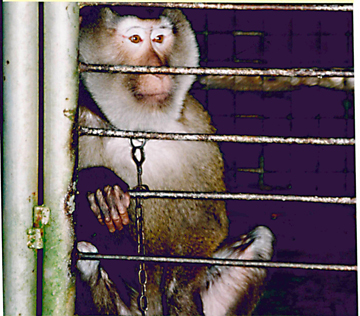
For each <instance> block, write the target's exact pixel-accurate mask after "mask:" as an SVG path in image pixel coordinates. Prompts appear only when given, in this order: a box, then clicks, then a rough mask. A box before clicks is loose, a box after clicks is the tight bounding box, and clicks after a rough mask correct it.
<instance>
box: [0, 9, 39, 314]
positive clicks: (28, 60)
mask: <svg viewBox="0 0 360 316" xmlns="http://www.w3.org/2000/svg"><path fill="white" fill-rule="evenodd" d="M3 9H4V13H3V18H4V37H3V40H4V56H3V70H4V74H3V75H4V78H3V79H4V80H3V83H4V95H3V100H4V108H3V110H4V112H3V115H4V117H3V118H4V121H3V132H4V134H3V137H4V138H3V153H4V156H3V182H2V193H3V222H2V225H3V277H4V279H3V282H4V284H3V285H4V287H3V289H4V309H3V310H4V315H35V313H36V258H37V255H36V252H35V251H34V250H31V249H29V248H28V247H27V235H26V232H27V230H28V229H29V228H30V227H32V226H33V220H32V209H33V207H34V206H35V205H37V188H38V180H37V179H38V174H37V171H38V155H37V145H38V121H37V120H38V96H37V91H38V65H39V64H38V35H37V34H38V4H37V3H29V2H18V3H9V2H7V3H4V5H3ZM24 71H26V76H24Z"/></svg>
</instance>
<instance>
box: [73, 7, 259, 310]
mask: <svg viewBox="0 0 360 316" xmlns="http://www.w3.org/2000/svg"><path fill="white" fill-rule="evenodd" d="M163 17H165V19H167V20H168V21H169V22H170V23H171V24H172V30H173V37H174V38H173V42H171V43H170V45H169V46H168V49H167V50H166V51H165V53H164V55H160V56H157V55H156V53H155V52H154V51H153V50H152V49H148V50H147V51H148V53H147V55H145V56H135V57H134V58H132V56H130V54H129V53H128V52H127V48H124V42H123V41H124V38H123V37H120V36H119V34H117V32H118V30H117V25H118V23H122V21H124V19H123V18H121V17H117V16H114V14H112V13H111V12H109V11H108V10H104V11H102V13H101V18H100V20H98V21H97V22H96V23H95V25H90V26H87V27H84V28H83V29H82V31H81V35H80V61H82V62H86V63H100V64H131V65H142V64H147V65H156V66H158V65H170V66H185V67H186V66H188V67H194V66H197V65H198V52H197V45H196V41H195V36H194V34H193V32H192V30H191V28H190V24H189V22H188V21H187V20H186V18H185V17H184V16H183V15H182V13H181V12H180V11H178V10H165V11H164V13H163ZM127 21H129V20H127ZM142 23H144V25H153V24H154V25H155V24H156V23H157V22H156V21H155V22H154V21H149V20H145V21H144V22H142ZM82 80H83V82H84V85H85V86H86V88H87V89H88V91H89V92H90V93H91V94H92V97H93V98H94V100H95V101H96V103H97V104H98V106H99V108H100V110H101V112H102V114H103V115H104V117H105V118H106V119H103V118H101V116H102V115H97V114H95V113H94V112H92V111H91V110H90V109H89V108H88V107H87V105H86V104H80V116H79V124H80V125H82V126H88V127H106V128H109V127H111V126H115V127H116V128H118V129H125V130H126V129H129V130H146V131H160V132H182V133H214V132H215V129H214V128H213V127H212V125H211V122H210V117H209V115H208V113H207V112H206V111H205V110H204V109H203V107H202V106H201V105H200V104H199V103H198V102H197V101H196V100H195V99H194V98H193V97H191V96H190V95H189V94H188V90H189V88H190V86H191V84H192V82H193V80H194V78H193V77H192V76H161V80H162V82H163V83H164V86H163V87H160V88H159V89H160V90H161V89H164V91H166V93H168V94H169V96H167V97H166V98H164V99H161V100H160V101H159V100H157V101H154V100H152V99H151V98H149V99H147V100H144V99H146V97H144V98H139V97H138V96H137V95H136V93H137V92H144V91H148V88H147V86H148V85H150V86H151V85H152V84H153V82H152V80H153V78H152V77H151V76H149V75H126V74H91V73H87V74H83V76H82ZM149 100H150V101H149ZM79 146H80V147H79V148H80V155H79V167H80V168H81V169H83V168H88V167H93V166H104V167H107V168H109V169H111V170H112V171H114V172H115V173H116V174H117V175H118V176H119V177H120V178H121V179H122V180H123V181H125V182H126V183H127V184H129V186H130V187H133V186H135V185H136V167H135V165H134V163H133V162H132V160H131V154H130V151H131V147H130V144H129V141H128V140H126V139H115V138H96V137H89V136H83V137H81V138H80V140H79ZM145 157H146V159H145V163H144V165H143V183H145V184H146V185H148V186H149V188H150V189H151V190H171V191H200V192H201V191H205V192H215V191H217V192H223V191H225V186H224V182H223V161H222V156H221V153H220V151H219V148H218V146H217V144H215V143H209V142H187V141H178V142H174V141H159V140H150V141H148V142H147V144H146V145H145ZM143 207H144V227H145V240H146V241H145V246H146V253H147V254H149V255H164V256H173V255H174V256H190V257H211V256H212V255H213V254H214V252H215V251H216V250H217V249H218V248H219V246H220V244H221V243H222V242H223V241H224V239H225V238H226V236H227V234H228V219H227V215H226V210H225V203H224V202H223V201H208V200H190V199H179V200H173V199H147V200H144V201H143ZM128 212H129V216H130V218H131V223H130V231H131V232H132V233H133V235H135V210H134V201H131V204H130V207H129V209H128ZM134 238H135V237H134ZM119 251H121V250H119ZM147 269H148V275H149V278H148V292H147V293H148V294H147V296H148V300H149V311H148V314H149V315H153V314H163V313H165V312H168V313H170V314H172V315H180V314H181V315H197V314H199V313H201V312H202V306H201V303H199V300H200V292H201V291H202V287H203V284H204V280H205V279H206V271H207V268H206V267H203V266H198V265H196V266H167V267H165V268H164V267H159V266H156V265H150V264H149V265H147ZM103 273H105V272H103ZM94 278H95V279H96V280H97V281H96V282H95V283H93V286H92V287H91V288H92V292H93V296H94V297H95V301H96V304H97V305H98V306H99V309H100V310H103V309H104V306H107V305H111V303H109V302H111V299H110V298H109V295H110V296H111V297H112V298H114V297H115V298H116V297H117V296H116V294H114V289H113V286H112V285H111V282H110V281H109V282H108V281H107V277H106V275H105V274H104V277H103V278H101V275H100V274H98V275H97V276H94ZM99 280H100V281H99ZM162 280H165V281H162ZM160 284H162V285H160ZM106 289H107V290H106ZM163 291H164V292H163ZM105 292H107V294H106V293H105ZM104 293H105V294H104ZM102 297H103V299H102ZM164 298H165V301H166V304H165V305H166V306H165V307H164V306H163V305H162V299H164ZM257 298H258V297H257V296H256V297H255V300H257ZM115 301H116V300H115ZM249 302H250V305H252V301H251V300H250V301H249ZM199 304H200V305H199ZM115 305H117V306H122V307H121V308H123V309H124V310H126V308H127V307H126V306H125V305H124V304H123V303H122V301H121V299H120V298H118V300H117V302H116V303H113V306H108V307H107V308H108V311H109V312H110V311H113V310H115V309H116V306H115ZM121 308H117V313H120V312H119V310H120V309H121ZM129 308H130V310H131V313H138V311H137V309H136V307H135V306H134V304H132V307H129ZM164 308H165V309H164ZM130 310H129V311H130ZM124 313H125V312H124Z"/></svg>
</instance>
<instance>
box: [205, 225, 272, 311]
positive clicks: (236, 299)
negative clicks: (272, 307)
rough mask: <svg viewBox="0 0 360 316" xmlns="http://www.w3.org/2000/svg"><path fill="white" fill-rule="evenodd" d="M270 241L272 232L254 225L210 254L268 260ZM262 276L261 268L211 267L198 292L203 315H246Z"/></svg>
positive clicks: (264, 272) (252, 308) (258, 288)
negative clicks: (238, 237) (231, 241)
mask: <svg viewBox="0 0 360 316" xmlns="http://www.w3.org/2000/svg"><path fill="white" fill-rule="evenodd" d="M273 242H274V236H273V234H272V232H271V231H270V230H269V229H268V228H266V227H264V226H258V227H256V228H255V229H254V230H253V231H251V232H250V233H249V234H247V235H243V236H241V237H240V239H239V240H238V241H236V242H234V243H231V244H227V245H224V246H223V247H221V248H220V249H219V250H218V251H217V252H216V253H215V254H214V255H213V257H214V258H223V259H240V260H270V259H271V257H272V253H273V247H272V245H273ZM265 277H266V270H265V269H259V268H242V267H229V266H212V267H211V268H209V270H208V274H207V277H206V280H205V282H204V283H203V287H202V291H201V298H202V301H203V304H204V311H205V315H211V316H218V315H250V314H251V312H252V311H253V310H254V308H255V306H256V304H257V302H258V300H259V298H260V296H261V293H262V290H263V287H264V280H265Z"/></svg>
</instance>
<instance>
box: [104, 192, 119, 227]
mask: <svg viewBox="0 0 360 316" xmlns="http://www.w3.org/2000/svg"><path fill="white" fill-rule="evenodd" d="M104 192H105V193H106V201H107V204H108V205H109V208H110V216H111V219H112V221H113V223H114V224H115V227H116V229H118V230H122V229H123V225H122V221H121V218H120V216H119V213H118V211H117V208H116V199H117V196H116V194H115V190H114V189H113V188H112V187H111V186H109V185H108V186H106V187H105V188H104Z"/></svg>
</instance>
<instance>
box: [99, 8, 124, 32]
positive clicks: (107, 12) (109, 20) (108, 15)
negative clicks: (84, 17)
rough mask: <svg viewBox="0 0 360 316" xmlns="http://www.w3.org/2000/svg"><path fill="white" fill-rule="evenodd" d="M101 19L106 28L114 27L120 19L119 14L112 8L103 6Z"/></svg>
mask: <svg viewBox="0 0 360 316" xmlns="http://www.w3.org/2000/svg"><path fill="white" fill-rule="evenodd" d="M100 16H101V20H102V22H103V24H104V26H105V27H106V28H109V29H113V28H115V26H116V22H117V21H118V19H119V17H120V16H119V15H118V14H117V13H116V12H114V11H113V10H111V9H110V8H107V7H106V8H102V9H101V12H100Z"/></svg>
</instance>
